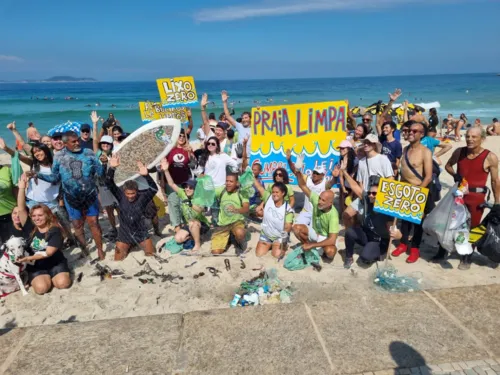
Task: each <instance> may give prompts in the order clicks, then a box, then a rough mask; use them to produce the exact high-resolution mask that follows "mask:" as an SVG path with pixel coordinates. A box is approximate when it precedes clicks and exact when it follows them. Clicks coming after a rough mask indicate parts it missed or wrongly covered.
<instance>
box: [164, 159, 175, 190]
mask: <svg viewBox="0 0 500 375" xmlns="http://www.w3.org/2000/svg"><path fill="white" fill-rule="evenodd" d="M160 167H161V170H162V171H163V173H164V174H165V177H166V179H167V184H168V186H170V188H172V190H173V191H175V192H176V193H177V192H178V191H179V187H178V186H177V185H176V184H175V182H174V180H173V179H172V176H171V175H170V172H169V170H168V168H169V167H170V164H169V163H168V161H167V159H166V158H163V160H162V161H161V164H160Z"/></svg>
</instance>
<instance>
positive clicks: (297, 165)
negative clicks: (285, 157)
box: [295, 153, 306, 170]
mask: <svg viewBox="0 0 500 375" xmlns="http://www.w3.org/2000/svg"><path fill="white" fill-rule="evenodd" d="M305 157H306V156H305V155H304V153H301V154H299V155H298V156H297V161H296V162H295V168H296V169H298V170H301V169H302V167H303V166H304V158H305Z"/></svg>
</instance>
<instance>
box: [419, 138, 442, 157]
mask: <svg viewBox="0 0 500 375" xmlns="http://www.w3.org/2000/svg"><path fill="white" fill-rule="evenodd" d="M420 143H422V144H423V145H424V146H425V147H427V148H428V149H429V150H431V153H432V154H433V155H434V150H435V148H436V147H437V146H438V145H439V144H440V143H441V141H440V140H439V139H436V138H432V137H424V138H422V139H421V140H420Z"/></svg>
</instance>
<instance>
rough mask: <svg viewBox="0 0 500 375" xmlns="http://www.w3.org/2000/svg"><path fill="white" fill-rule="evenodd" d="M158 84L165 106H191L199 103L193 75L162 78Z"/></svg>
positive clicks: (163, 105) (158, 80)
mask: <svg viewBox="0 0 500 375" xmlns="http://www.w3.org/2000/svg"><path fill="white" fill-rule="evenodd" d="M156 84H157V85H158V92H159V93H160V98H161V105H162V107H163V108H172V107H190V106H193V105H195V104H196V103H198V94H197V93H196V87H195V85H194V79H193V77H173V78H160V79H157V80H156Z"/></svg>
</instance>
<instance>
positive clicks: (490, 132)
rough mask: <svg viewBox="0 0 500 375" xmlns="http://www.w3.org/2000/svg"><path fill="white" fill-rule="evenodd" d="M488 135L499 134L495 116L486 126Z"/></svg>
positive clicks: (498, 124) (499, 123)
mask: <svg viewBox="0 0 500 375" xmlns="http://www.w3.org/2000/svg"><path fill="white" fill-rule="evenodd" d="M486 132H487V133H488V135H500V122H499V121H498V119H497V118H494V119H493V120H492V123H491V124H490V125H488V127H487V128H486Z"/></svg>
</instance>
